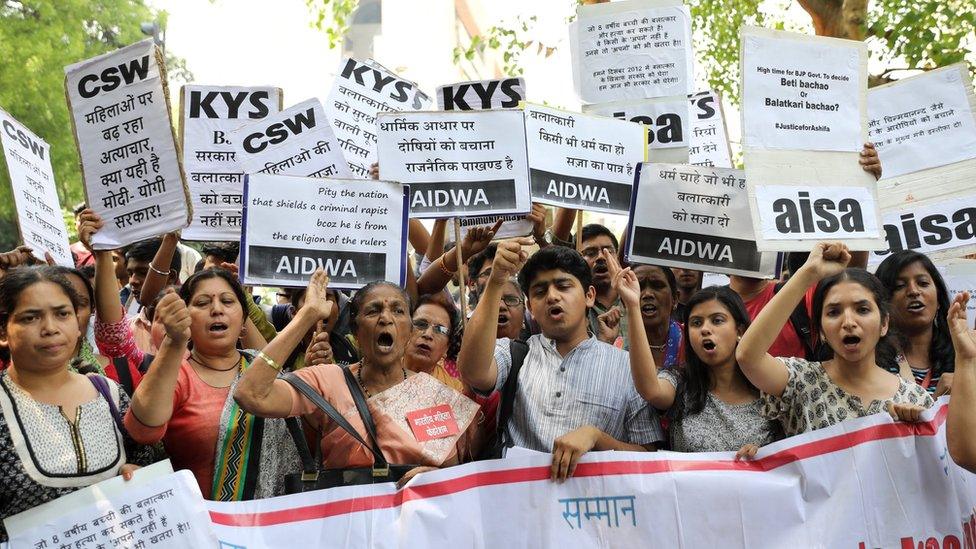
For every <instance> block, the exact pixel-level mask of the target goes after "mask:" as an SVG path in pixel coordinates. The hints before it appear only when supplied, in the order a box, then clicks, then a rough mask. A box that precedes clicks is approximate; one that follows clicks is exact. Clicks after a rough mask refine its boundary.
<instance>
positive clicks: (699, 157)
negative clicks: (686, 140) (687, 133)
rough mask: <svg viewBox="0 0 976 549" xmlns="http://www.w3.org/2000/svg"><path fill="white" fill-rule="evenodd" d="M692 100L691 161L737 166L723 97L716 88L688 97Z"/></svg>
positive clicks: (719, 165) (725, 166)
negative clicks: (730, 143) (724, 112)
mask: <svg viewBox="0 0 976 549" xmlns="http://www.w3.org/2000/svg"><path fill="white" fill-rule="evenodd" d="M688 100H689V101H690V102H691V145H690V147H689V148H688V163H689V164H692V165H695V166H714V167H716V168H731V167H733V165H732V148H731V147H730V146H729V132H728V130H727V129H726V127H725V115H724V114H723V112H722V98H721V96H719V94H718V92H717V91H715V90H706V91H703V92H698V93H696V94H694V95H690V96H688Z"/></svg>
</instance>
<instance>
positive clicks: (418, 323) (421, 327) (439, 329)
mask: <svg viewBox="0 0 976 549" xmlns="http://www.w3.org/2000/svg"><path fill="white" fill-rule="evenodd" d="M427 328H433V329H434V333H435V334H437V335H442V336H444V337H447V336H448V335H450V333H451V329H450V328H448V327H447V326H444V325H443V324H431V323H430V322H427V321H426V320H424V319H422V318H420V319H417V320H414V321H413V329H414V330H417V331H418V332H426V331H427Z"/></svg>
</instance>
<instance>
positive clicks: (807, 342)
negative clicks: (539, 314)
mask: <svg viewBox="0 0 976 549" xmlns="http://www.w3.org/2000/svg"><path fill="white" fill-rule="evenodd" d="M785 285H786V283H784V282H778V283H777V284H776V286H775V287H774V288H773V294H778V293H779V291H780V290H782V289H783V286H785ZM790 324H792V325H793V329H794V330H795V331H796V336H797V337H798V338H799V340H800V343H802V344H803V352H804V354H805V355H806V356H805V357H804V358H806V359H807V360H818V358H819V357H818V354H819V353H818V350H817V348H816V346H815V344H814V343H813V341H812V339H813V330H812V329H811V328H810V315H809V313H808V312H807V300H806V294H804V298H803V299H802V300H800V303H798V304H797V306H796V307H795V308H794V309H793V311H792V312H790Z"/></svg>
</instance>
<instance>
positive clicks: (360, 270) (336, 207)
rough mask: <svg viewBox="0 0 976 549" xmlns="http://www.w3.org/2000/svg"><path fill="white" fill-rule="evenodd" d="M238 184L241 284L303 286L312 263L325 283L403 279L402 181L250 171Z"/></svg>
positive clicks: (400, 281) (346, 285)
mask: <svg viewBox="0 0 976 549" xmlns="http://www.w3.org/2000/svg"><path fill="white" fill-rule="evenodd" d="M244 188H245V192H244V197H245V200H246V203H247V207H246V208H245V210H244V234H243V237H242V239H241V272H242V273H243V278H244V284H253V285H257V286H283V287H305V286H306V285H307V284H308V279H309V277H310V276H311V275H312V273H313V272H315V270H316V269H318V268H321V269H323V270H325V272H326V274H328V275H329V287H331V288H339V289H358V288H361V287H363V286H364V285H366V284H368V283H370V282H373V281H376V280H388V281H390V282H394V283H398V284H400V285H403V284H405V283H406V279H405V274H406V271H405V270H404V267H405V258H406V253H407V250H406V246H407V192H408V190H409V189H408V188H407V187H405V186H403V185H400V184H398V183H387V182H384V181H362V180H358V179H355V180H353V179H313V178H306V177H282V176H273V175H265V174H254V175H248V176H247V178H246V179H245V183H244Z"/></svg>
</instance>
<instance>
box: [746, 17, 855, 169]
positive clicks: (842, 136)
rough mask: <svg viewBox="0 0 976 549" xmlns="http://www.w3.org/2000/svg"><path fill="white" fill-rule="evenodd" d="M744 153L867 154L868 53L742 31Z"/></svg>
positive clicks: (851, 46) (850, 45) (846, 43)
mask: <svg viewBox="0 0 976 549" xmlns="http://www.w3.org/2000/svg"><path fill="white" fill-rule="evenodd" d="M740 32H741V34H742V43H743V50H742V51H743V56H742V128H743V138H744V140H745V143H744V145H745V146H746V147H755V148H764V149H798V150H813V151H859V150H861V145H862V143H861V128H862V120H863V119H862V114H863V113H864V112H865V111H864V108H863V107H864V104H863V97H864V91H863V90H864V88H865V86H866V81H865V80H864V71H865V70H866V69H865V68H864V67H865V66H866V59H867V49H866V48H867V47H866V46H865V45H864V44H863V43H861V42H853V41H850V40H840V39H826V38H819V39H816V40H811V39H810V37H805V36H803V35H798V34H795V33H788V32H780V31H769V30H766V29H758V28H755V27H743V28H742V30H741V31H740Z"/></svg>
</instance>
